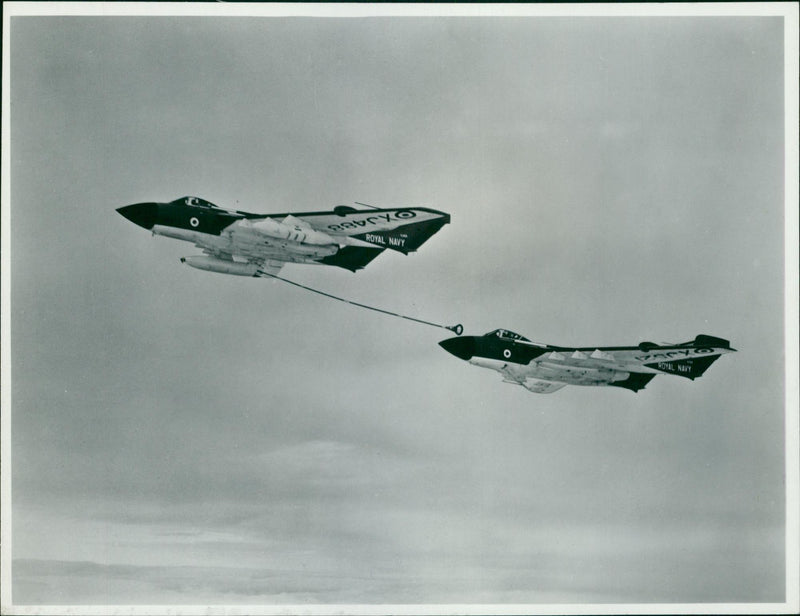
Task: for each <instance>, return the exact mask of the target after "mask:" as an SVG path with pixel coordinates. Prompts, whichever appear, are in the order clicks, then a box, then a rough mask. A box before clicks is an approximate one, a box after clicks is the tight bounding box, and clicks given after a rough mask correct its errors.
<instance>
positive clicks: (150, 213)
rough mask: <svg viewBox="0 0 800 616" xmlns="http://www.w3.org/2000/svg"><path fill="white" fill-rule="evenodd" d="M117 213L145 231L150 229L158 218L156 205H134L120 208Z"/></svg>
mask: <svg viewBox="0 0 800 616" xmlns="http://www.w3.org/2000/svg"><path fill="white" fill-rule="evenodd" d="M117 211H118V212H119V213H120V214H122V215H123V216H124V217H125V218H127V219H128V220H130V221H131V222H132V223H134V224H137V225H139V226H140V227H144V228H145V229H152V228H153V225H155V224H156V217H157V216H158V203H134V204H133V205H126V206H125V207H121V208H119V209H117Z"/></svg>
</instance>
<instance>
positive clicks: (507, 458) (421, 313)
mask: <svg viewBox="0 0 800 616" xmlns="http://www.w3.org/2000/svg"><path fill="white" fill-rule="evenodd" d="M10 50H11V58H10V61H11V72H10V79H11V90H10V92H11V94H10V96H11V109H10V111H11V132H10V139H11V148H12V149H11V168H10V173H11V176H10V180H11V201H10V210H11V211H10V214H11V218H10V221H11V242H10V248H11V254H12V257H11V303H10V319H11V323H12V326H11V327H12V334H11V360H12V403H13V406H12V425H13V431H12V451H13V458H12V464H13V475H12V479H13V484H12V485H13V510H12V513H13V565H14V567H13V600H14V603H18V604H31V603H34V604H36V603H38V604H69V603H90V604H91V603H95V604H113V603H123V604H127V603H132V604H136V603H177V604H198V603H201V604H204V603H209V604H241V603H251V604H275V603H284V604H285V603H291V604H309V603H409V602H410V603H419V602H423V603H563V602H568V603H585V602H588V603H593V602H633V603H650V602H657V603H662V602H752V601H756V602H775V601H777V602H782V601H783V600H784V591H785V588H784V573H785V570H784V556H785V554H784V552H785V549H784V545H785V544H784V542H785V534H784V522H785V509H784V488H785V486H784V446H783V443H784V429H783V425H784V413H783V396H784V376H783V369H784V363H783V351H784V347H783V340H784V331H783V316H784V309H783V301H784V298H783V273H784V270H783V254H784V252H783V251H784V243H783V232H784V226H783V224H784V216H783V198H784V173H783V147H784V124H783V113H784V109H783V29H782V21H781V19H779V18H766V17H759V18H757V17H744V18H721V17H717V18H681V17H671V18H520V17H517V18H475V19H471V18H364V19H314V18H249V19H247V18H203V17H136V18H134V17H14V18H12V20H11V39H10ZM183 195H197V196H201V197H203V198H205V199H208V200H210V201H212V202H214V203H217V204H219V205H221V206H223V207H235V208H238V209H243V210H247V211H253V212H261V213H273V212H287V211H308V210H320V209H327V208H329V207H331V206H334V205H337V204H341V203H345V204H352V203H353V202H354V201H362V202H366V203H372V204H378V205H382V206H387V207H388V206H400V205H419V206H427V207H433V208H436V209H440V210H444V211H446V212H449V213H450V214H451V216H452V224H450V225H448V226H446V227H445V228H444V229H442V231H440V232H439V234H437V235H436V236H435V237H434V238H433V239H432V240H430V242H428V243H427V244H426V245H425V246H424V247H422V249H421V250H420V251H419V252H418V253H416V254H413V255H411V256H408V257H404V256H402V255H399V254H396V253H392V254H386V253H384V254H383V255H381V257H379V258H378V259H377V260H376V261H374V262H373V263H372V264H371V265H370V266H369V267H368V268H367V269H365V270H363V271H361V272H359V273H357V274H352V273H350V272H347V271H345V270H339V269H335V268H327V267H313V266H300V265H290V266H287V267H286V268H285V269H284V270H283V274H284V275H285V276H287V277H289V278H292V279H293V280H296V281H298V282H302V283H305V284H310V285H312V286H315V287H318V288H321V289H323V290H325V291H328V292H331V293H335V294H339V295H344V296H346V297H349V298H351V299H354V300H356V301H360V302H365V303H371V304H375V305H378V306H381V307H383V308H387V309H389V310H395V311H400V312H403V313H406V314H411V315H413V316H416V317H420V318H423V319H428V320H432V321H436V322H442V323H448V324H450V323H456V322H460V323H463V324H464V326H465V329H466V331H467V333H471V334H481V333H484V332H486V331H489V330H491V329H494V328H497V327H505V328H509V329H512V330H514V331H517V332H519V333H521V334H523V335H525V336H527V337H529V338H531V339H533V340H537V341H541V342H550V343H557V344H565V345H573V344H574V345H579V346H589V345H619V344H635V343H638V342H639V341H641V340H655V341H657V342H659V341H672V342H680V341H685V340H690V339H692V338H694V336H695V335H697V334H700V333H706V334H711V335H715V336H720V337H723V338H728V339H730V340H731V342H732V345H733V346H734V347H735V348H737V349H738V350H739V352H738V353H736V354H734V355H729V356H725V357H723V358H722V359H720V361H718V362H717V363H716V364H715V365H714V366H713V367H712V368H711V369H710V370H709V371H708V372H707V373H706V375H705V376H703V377H702V378H701V379H699V380H698V381H696V382H690V381H688V380H685V379H678V378H672V377H667V376H664V377H659V378H657V379H655V380H654V381H652V382H651V383H650V384H649V385H648V387H647V389H646V390H644V391H642V392H640V393H638V394H633V393H631V392H629V391H625V390H621V389H614V388H608V389H604V388H581V387H569V388H566V389H564V390H562V391H560V392H558V393H556V394H553V395H535V394H532V393H529V392H527V391H526V390H525V389H523V388H521V387H514V386H510V385H507V384H503V383H502V382H501V379H500V377H499V376H498V375H497V374H495V373H492V372H489V371H486V370H479V369H478V368H475V367H473V366H470V365H468V364H466V363H464V362H461V361H459V360H457V359H456V358H454V357H452V356H450V355H448V354H447V353H445V352H444V351H443V350H442V349H441V348H439V347H438V346H437V342H439V341H440V340H442V339H444V338H445V337H448V336H449V335H450V334H449V332H445V331H443V330H436V329H433V328H431V327H427V326H424V325H419V324H415V323H411V322H408V321H401V320H396V319H392V318H390V317H387V316H385V315H380V314H376V313H370V312H365V311H362V310H359V309H357V308H353V307H351V306H346V305H344V304H340V303H337V302H332V301H330V300H327V299H325V298H322V297H319V296H316V295H312V294H308V293H306V292H303V291H301V290H299V289H296V288H294V287H290V286H288V285H285V284H282V283H279V282H269V281H264V280H255V279H252V280H251V279H246V278H238V277H232V276H222V275H217V274H211V273H206V272H200V271H197V270H192V269H190V268H187V267H185V266H182V265H181V264H180V262H179V258H180V257H182V256H186V255H191V254H196V252H197V250H196V249H195V248H194V247H192V246H191V245H189V244H186V243H181V242H177V241H174V240H168V239H165V238H153V237H151V236H150V235H149V234H148V233H147V232H145V231H144V230H142V229H140V228H138V227H135V226H134V225H132V224H131V223H130V222H128V221H127V220H125V219H124V218H122V217H121V216H119V215H118V214H117V213H116V212H115V208H117V207H120V206H122V205H126V204H129V203H134V202H141V201H151V200H152V201H167V200H172V199H175V198H177V197H180V196H183ZM6 453H7V452H4V455H6Z"/></svg>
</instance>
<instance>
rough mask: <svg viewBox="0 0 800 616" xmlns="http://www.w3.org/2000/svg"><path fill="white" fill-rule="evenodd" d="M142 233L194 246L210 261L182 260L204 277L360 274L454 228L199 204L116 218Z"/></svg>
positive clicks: (345, 210)
mask: <svg viewBox="0 0 800 616" xmlns="http://www.w3.org/2000/svg"><path fill="white" fill-rule="evenodd" d="M117 211H118V212H119V213H120V214H122V215H123V216H124V217H125V218H127V219H128V220H130V221H131V222H133V223H136V224H137V225H139V226H140V227H144V228H145V229H148V230H150V231H152V232H153V234H154V235H163V236H165V237H171V238H175V239H178V240H185V241H187V242H192V243H194V244H195V246H197V247H198V248H201V249H202V250H203V252H204V253H205V254H203V255H195V256H189V257H183V258H182V259H181V262H183V263H185V264H186V265H190V266H192V267H195V268H197V269H201V270H206V271H210V272H219V273H221V274H233V275H236V276H253V277H257V278H258V277H265V276H268V275H275V274H277V273H278V272H279V271H280V269H281V268H282V267H283V265H284V264H285V263H318V264H323V265H333V266H336V267H342V268H344V269H347V270H350V271H352V272H355V271H357V270H360V269H362V268H364V267H365V266H366V265H367V264H368V263H369V262H370V261H372V260H373V259H374V258H375V257H377V256H378V255H379V254H381V253H382V252H383V251H384V250H386V249H389V250H396V251H397V252H401V253H403V254H408V253H409V252H414V251H415V250H417V249H418V248H419V247H420V246H422V244H424V243H425V241H426V240H428V238H430V237H431V236H432V235H433V234H434V233H436V232H437V231H438V230H439V229H441V228H442V227H443V226H444V225H446V224H447V223H449V222H450V215H449V214H446V213H445V212H439V211H437V210H432V209H428V208H424V207H407V208H385V209H381V208H374V209H369V210H357V209H355V208H352V207H350V206H347V205H339V206H337V207H335V208H333V210H332V211H328V212H304V213H291V214H251V213H248V212H240V211H238V210H228V209H224V208H221V207H218V206H216V205H214V204H213V203H209V202H208V201H205V200H204V199H200V198H199V197H181V198H180V199H176V200H175V201H171V202H169V203H135V204H133V205H126V206H125V207H121V208H119V209H118V210H117Z"/></svg>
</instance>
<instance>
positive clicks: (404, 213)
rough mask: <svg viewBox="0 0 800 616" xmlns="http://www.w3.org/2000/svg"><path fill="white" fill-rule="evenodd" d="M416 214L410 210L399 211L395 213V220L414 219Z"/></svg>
mask: <svg viewBox="0 0 800 616" xmlns="http://www.w3.org/2000/svg"><path fill="white" fill-rule="evenodd" d="M416 215H417V214H416V213H415V212H412V211H411V210H400V211H399V212H395V214H394V217H395V218H414V217H416Z"/></svg>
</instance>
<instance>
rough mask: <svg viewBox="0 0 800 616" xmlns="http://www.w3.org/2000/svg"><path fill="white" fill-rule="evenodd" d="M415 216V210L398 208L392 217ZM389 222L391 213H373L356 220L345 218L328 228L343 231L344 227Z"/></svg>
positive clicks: (354, 227) (401, 218) (407, 217)
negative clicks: (343, 220)
mask: <svg viewBox="0 0 800 616" xmlns="http://www.w3.org/2000/svg"><path fill="white" fill-rule="evenodd" d="M416 216H417V214H416V212H412V211H411V210H399V211H397V212H395V213H394V217H395V218H396V219H399V220H407V219H409V218H416ZM391 222H392V215H391V214H374V215H373V216H367V217H366V218H360V219H357V220H347V221H345V222H341V223H339V224H337V225H328V229H330V230H331V231H343V230H345V229H358V228H359V227H366V226H367V225H378V224H383V223H391Z"/></svg>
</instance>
